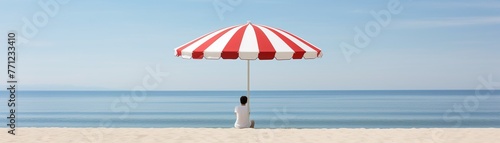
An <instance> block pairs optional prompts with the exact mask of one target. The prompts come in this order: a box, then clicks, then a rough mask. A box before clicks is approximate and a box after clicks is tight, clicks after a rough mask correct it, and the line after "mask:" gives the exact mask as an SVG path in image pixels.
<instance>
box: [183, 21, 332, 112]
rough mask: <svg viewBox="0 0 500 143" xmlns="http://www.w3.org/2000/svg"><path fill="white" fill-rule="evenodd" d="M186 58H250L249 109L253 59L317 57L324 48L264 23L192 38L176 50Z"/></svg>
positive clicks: (221, 30) (248, 78) (248, 62)
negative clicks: (251, 63)
mask: <svg viewBox="0 0 500 143" xmlns="http://www.w3.org/2000/svg"><path fill="white" fill-rule="evenodd" d="M174 54H175V56H177V57H182V58H185V59H204V58H205V59H211V60H217V59H220V58H222V59H238V58H239V59H242V60H247V96H248V97H249V100H248V103H247V104H248V108H249V110H250V60H256V59H259V60H273V59H276V60H290V59H314V58H318V57H321V56H322V55H323V53H322V52H321V49H319V48H317V47H316V46H314V45H312V44H310V43H309V42H307V41H305V40H303V39H302V38H299V37H298V36H295V35H293V34H291V33H289V32H286V31H284V30H281V29H278V28H273V27H269V26H264V25H257V24H252V23H250V22H248V23H246V24H243V25H236V26H231V27H227V28H223V29H220V30H217V31H214V32H211V33H208V34H206V35H203V36H201V37H199V38H196V39H195V40H193V41H190V42H188V43H186V44H184V45H182V46H180V47H177V48H176V49H175V51H174Z"/></svg>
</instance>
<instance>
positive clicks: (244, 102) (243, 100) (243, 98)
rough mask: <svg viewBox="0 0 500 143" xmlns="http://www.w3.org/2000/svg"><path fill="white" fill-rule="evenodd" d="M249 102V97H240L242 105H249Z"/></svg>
mask: <svg viewBox="0 0 500 143" xmlns="http://www.w3.org/2000/svg"><path fill="white" fill-rule="evenodd" d="M247 100H248V98H247V96H241V97H240V103H241V104H247Z"/></svg>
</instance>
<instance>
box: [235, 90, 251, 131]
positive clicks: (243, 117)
mask: <svg viewBox="0 0 500 143" xmlns="http://www.w3.org/2000/svg"><path fill="white" fill-rule="evenodd" d="M247 100H248V98H247V96H241V97H240V103H241V105H240V106H236V107H234V113H235V114H236V122H235V123H234V127H235V128H238V129H242V128H253V127H254V125H255V121H253V120H250V112H249V111H248V107H247V106H245V105H246V104H247Z"/></svg>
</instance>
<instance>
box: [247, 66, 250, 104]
mask: <svg viewBox="0 0 500 143" xmlns="http://www.w3.org/2000/svg"><path fill="white" fill-rule="evenodd" d="M247 96H248V103H247V104H248V105H247V106H248V112H250V60H247Z"/></svg>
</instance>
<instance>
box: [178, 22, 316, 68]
mask: <svg viewBox="0 0 500 143" xmlns="http://www.w3.org/2000/svg"><path fill="white" fill-rule="evenodd" d="M175 55H176V56H181V57H183V58H187V59H191V58H193V59H202V58H206V59H220V58H223V59H236V58H240V59H243V60H255V59H261V60H271V59H277V60H289V59H302V58H305V59H314V58H317V57H321V56H322V53H321V50H320V49H319V48H317V47H316V46H314V45H312V44H310V43H308V42H307V41H305V40H303V39H301V38H299V37H297V36H295V35H293V34H291V33H289V32H286V31H284V30H281V29H277V28H272V27H269V26H263V25H255V24H251V23H247V24H245V25H239V26H232V27H228V28H224V29H221V30H217V31H215V32H212V33H209V34H207V35H204V36H202V37H200V38H198V39H195V40H193V41H191V42H189V43H187V44H185V45H182V46H180V47H178V48H176V49H175Z"/></svg>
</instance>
